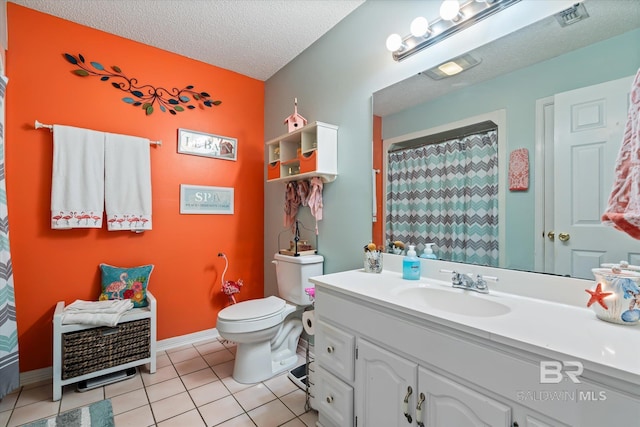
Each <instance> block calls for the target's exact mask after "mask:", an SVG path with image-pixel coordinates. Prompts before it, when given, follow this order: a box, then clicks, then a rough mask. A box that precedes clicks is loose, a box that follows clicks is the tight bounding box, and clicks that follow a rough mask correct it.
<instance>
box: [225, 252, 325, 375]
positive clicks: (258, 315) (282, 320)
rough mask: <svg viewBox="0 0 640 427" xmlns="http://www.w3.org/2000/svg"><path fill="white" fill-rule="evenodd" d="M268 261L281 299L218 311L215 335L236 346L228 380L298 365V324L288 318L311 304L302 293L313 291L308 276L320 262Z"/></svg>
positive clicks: (297, 319)
mask: <svg viewBox="0 0 640 427" xmlns="http://www.w3.org/2000/svg"><path fill="white" fill-rule="evenodd" d="M274 258H275V259H274V260H273V261H272V262H273V263H274V264H275V265H276V276H277V280H278V294H279V296H280V297H281V298H279V297H275V296H269V297H266V298H260V299H253V300H248V301H243V302H239V303H237V304H233V305H231V306H229V307H226V308H224V309H222V310H221V311H220V312H219V313H218V320H217V324H216V328H217V329H218V333H219V334H220V336H221V337H222V338H224V339H227V340H229V341H233V342H235V343H237V344H238V347H237V350H236V360H235V365H234V367H233V379H234V380H236V381H237V382H239V383H243V384H253V383H257V382H261V381H264V380H266V379H269V378H271V377H273V376H274V375H276V374H279V373H280V372H283V371H285V370H287V369H289V368H292V367H294V366H295V365H296V362H297V361H298V356H297V354H296V350H297V348H298V339H299V338H300V334H301V333H302V320H301V319H300V317H298V316H295V317H294V316H290V315H291V314H292V313H294V312H295V311H297V309H298V308H303V307H305V306H308V305H311V300H310V299H309V296H308V295H307V294H306V293H305V291H304V290H305V288H309V287H313V284H312V283H311V282H309V281H308V279H309V277H312V276H319V275H321V274H322V271H323V270H322V266H323V262H324V258H323V257H322V256H321V255H306V256H297V257H294V256H288V255H280V254H275V257H274ZM285 300H286V301H285ZM294 304H295V305H294ZM287 316H289V317H288V318H287Z"/></svg>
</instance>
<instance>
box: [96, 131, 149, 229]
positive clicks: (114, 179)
mask: <svg viewBox="0 0 640 427" xmlns="http://www.w3.org/2000/svg"><path fill="white" fill-rule="evenodd" d="M104 162H105V165H104V169H105V186H104V192H105V200H104V201H105V207H106V213H107V229H108V230H109V231H120V230H131V231H143V230H151V160H150V150H149V140H148V139H145V138H139V137H136V136H128V135H118V134H113V133H107V134H106V137H105V159H104Z"/></svg>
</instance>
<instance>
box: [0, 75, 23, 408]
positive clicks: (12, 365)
mask: <svg viewBox="0 0 640 427" xmlns="http://www.w3.org/2000/svg"><path fill="white" fill-rule="evenodd" d="M6 87H7V79H6V78H5V77H2V76H0V399H2V398H3V397H4V396H6V395H7V394H8V393H10V392H11V391H13V390H15V389H16V388H18V386H19V385H20V369H19V368H18V327H17V324H16V300H15V297H14V292H13V270H12V268H11V252H10V251H9V221H8V219H7V190H6V185H5V177H4V152H5V150H4V95H5V89H6Z"/></svg>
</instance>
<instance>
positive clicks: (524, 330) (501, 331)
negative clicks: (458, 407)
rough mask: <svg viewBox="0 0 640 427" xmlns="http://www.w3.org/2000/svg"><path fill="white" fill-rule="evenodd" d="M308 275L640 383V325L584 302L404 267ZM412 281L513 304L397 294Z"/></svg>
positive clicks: (322, 284)
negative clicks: (483, 288)
mask: <svg viewBox="0 0 640 427" xmlns="http://www.w3.org/2000/svg"><path fill="white" fill-rule="evenodd" d="M310 280H311V282H313V283H314V284H315V285H316V287H319V288H324V289H327V290H329V291H332V292H337V293H339V294H343V295H346V296H350V297H353V298H356V299H359V300H363V301H367V302H369V303H371V304H375V305H379V306H383V307H386V308H389V309H392V310H394V311H398V312H401V313H404V314H405V315H409V316H411V317H413V318H416V319H418V320H423V321H428V322H432V323H435V324H439V325H442V326H445V327H448V328H452V329H455V330H459V331H463V332H466V333H469V334H473V335H475V336H478V337H481V338H483V339H486V340H490V341H492V342H495V343H501V344H503V345H507V346H511V347H515V348H518V349H522V350H525V351H531V352H534V353H538V354H542V355H544V356H548V357H550V358H552V359H554V360H563V361H566V360H576V361H581V362H582V363H583V365H584V369H585V371H590V372H596V373H598V374H603V375H607V376H610V377H614V378H618V379H620V380H623V381H625V382H630V383H632V384H640V326H638V325H635V326H631V325H618V324H613V323H608V322H604V321H602V320H599V319H598V318H596V316H595V313H594V312H593V311H592V310H591V309H589V308H586V307H577V306H574V305H568V304H563V303H558V302H552V301H546V300H542V299H536V298H531V297H525V296H519V295H514V294H510V293H505V292H499V291H494V290H491V291H490V293H489V294H484V295H483V294H479V293H477V292H472V291H466V290H460V289H453V288H452V287H451V283H450V282H446V281H443V280H436V279H430V278H425V277H422V278H420V280H403V279H402V274H401V273H397V272H394V271H388V270H383V272H382V273H380V274H372V273H365V272H364V270H362V269H361V270H351V271H345V272H339V273H332V274H327V275H323V276H317V277H314V278H311V279H310ZM489 286H490V287H491V284H489ZM412 287H413V288H418V287H424V288H431V289H434V290H436V291H435V292H439V293H442V292H443V291H447V292H458V293H466V294H468V295H466V296H468V297H469V298H478V299H485V300H490V301H494V302H497V303H500V304H502V305H504V306H507V307H509V308H510V311H509V312H507V313H504V314H500V315H495V316H469V315H465V314H462V313H457V312H452V311H450V310H441V309H438V308H436V307H434V306H432V305H426V304H424V303H422V302H420V299H419V298H406V297H405V298H399V296H398V295H399V291H401V290H402V289H405V288H407V289H408V288H412ZM585 295H586V294H585ZM466 301H467V302H465V304H467V305H468V304H470V303H471V304H473V300H471V299H467V300H466ZM476 301H477V300H476ZM459 311H461V312H462V311H463V310H459ZM567 357H569V359H568V358H567Z"/></svg>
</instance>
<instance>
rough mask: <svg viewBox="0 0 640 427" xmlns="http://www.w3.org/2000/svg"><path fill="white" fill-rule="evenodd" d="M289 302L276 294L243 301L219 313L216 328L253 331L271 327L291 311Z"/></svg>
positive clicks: (231, 330)
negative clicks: (287, 308)
mask: <svg viewBox="0 0 640 427" xmlns="http://www.w3.org/2000/svg"><path fill="white" fill-rule="evenodd" d="M287 305H288V304H287V302H286V301H285V300H283V299H281V298H278V297H276V296H270V297H267V298H258V299H253V300H248V301H242V302H239V303H237V304H233V305H230V306H229V307H226V308H224V309H222V310H221V311H220V312H219V313H218V322H217V325H216V328H217V329H218V330H219V331H222V332H234V333H239V332H252V331H258V330H261V329H266V328H270V327H272V326H275V325H277V324H279V323H281V322H282V320H283V319H284V317H286V315H287V314H288V313H289V312H291V310H285V308H286V307H287Z"/></svg>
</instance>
